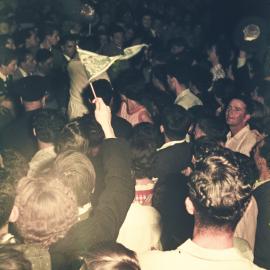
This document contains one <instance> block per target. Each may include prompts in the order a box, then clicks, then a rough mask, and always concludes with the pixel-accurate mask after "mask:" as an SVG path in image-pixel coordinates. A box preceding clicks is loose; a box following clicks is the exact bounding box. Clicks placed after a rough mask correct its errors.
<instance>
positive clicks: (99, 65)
mask: <svg viewBox="0 0 270 270" xmlns="http://www.w3.org/2000/svg"><path fill="white" fill-rule="evenodd" d="M143 47H148V45H147V44H140V45H135V46H132V47H128V48H126V49H124V52H123V54H119V55H116V56H106V55H101V54H97V53H93V52H90V51H86V50H82V49H79V48H78V49H77V51H78V54H79V58H80V60H81V62H82V64H83V65H84V67H85V69H86V71H87V72H88V73H89V82H91V81H92V80H93V79H94V78H96V77H98V76H99V75H100V74H102V73H103V72H105V71H106V70H107V69H108V68H109V67H110V66H111V65H112V64H113V63H114V62H115V61H117V60H128V59H130V58H132V57H133V56H135V55H136V54H137V53H139V52H140V50H141V49H142V48H143Z"/></svg>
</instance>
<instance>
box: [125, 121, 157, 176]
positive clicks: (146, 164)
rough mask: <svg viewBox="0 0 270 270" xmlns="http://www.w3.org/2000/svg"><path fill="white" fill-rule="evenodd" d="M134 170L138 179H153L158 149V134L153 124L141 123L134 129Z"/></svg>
mask: <svg viewBox="0 0 270 270" xmlns="http://www.w3.org/2000/svg"><path fill="white" fill-rule="evenodd" d="M130 148H131V161H132V165H131V166H132V170H133V172H134V176H135V178H136V179H142V178H145V177H151V168H152V166H153V163H154V158H155V153H156V149H157V148H158V133H157V131H156V128H155V126H154V125H153V124H150V123H141V124H138V125H136V126H134V128H133V134H132V136H131V138H130Z"/></svg>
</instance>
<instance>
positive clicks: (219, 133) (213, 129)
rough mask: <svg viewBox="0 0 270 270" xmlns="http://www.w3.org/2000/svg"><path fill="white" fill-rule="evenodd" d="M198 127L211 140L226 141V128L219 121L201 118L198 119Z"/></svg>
mask: <svg viewBox="0 0 270 270" xmlns="http://www.w3.org/2000/svg"><path fill="white" fill-rule="evenodd" d="M197 125H198V126H199V128H200V129H201V130H202V131H203V132H204V133H205V134H206V136H207V138H208V139H209V140H213V141H216V142H225V141H226V131H227V130H226V126H225V124H224V123H223V122H221V121H219V120H218V119H216V118H214V117H210V116H205V117H200V118H198V119H197Z"/></svg>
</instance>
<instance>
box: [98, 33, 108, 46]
mask: <svg viewBox="0 0 270 270" xmlns="http://www.w3.org/2000/svg"><path fill="white" fill-rule="evenodd" d="M98 38H99V43H100V47H104V46H105V45H107V44H108V43H109V39H108V36H107V35H103V34H102V35H99V37H98Z"/></svg>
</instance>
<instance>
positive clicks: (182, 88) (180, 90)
mask: <svg viewBox="0 0 270 270" xmlns="http://www.w3.org/2000/svg"><path fill="white" fill-rule="evenodd" d="M185 90H187V87H186V86H185V85H178V86H177V87H176V90H175V92H176V96H177V97H178V96H179V95H181V94H182V93H183V92H184V91H185Z"/></svg>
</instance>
